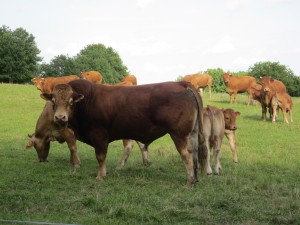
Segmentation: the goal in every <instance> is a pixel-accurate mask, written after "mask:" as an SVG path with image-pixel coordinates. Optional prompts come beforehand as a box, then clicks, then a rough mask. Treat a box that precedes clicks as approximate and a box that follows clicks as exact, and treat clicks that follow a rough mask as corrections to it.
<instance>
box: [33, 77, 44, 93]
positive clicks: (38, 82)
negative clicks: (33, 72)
mask: <svg viewBox="0 0 300 225" xmlns="http://www.w3.org/2000/svg"><path fill="white" fill-rule="evenodd" d="M43 79H44V78H41V77H35V78H32V79H31V82H32V83H34V85H35V86H36V89H38V90H40V91H41V90H42V84H41V83H42V80H43Z"/></svg>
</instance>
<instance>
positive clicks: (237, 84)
mask: <svg viewBox="0 0 300 225" xmlns="http://www.w3.org/2000/svg"><path fill="white" fill-rule="evenodd" d="M223 80H224V83H225V85H226V91H227V93H228V94H229V96H230V104H231V103H232V94H233V95H234V103H237V101H236V96H237V94H238V93H244V92H248V105H250V102H251V86H253V85H254V84H255V83H256V81H255V78H254V77H252V76H233V75H232V74H228V73H225V74H223Z"/></svg>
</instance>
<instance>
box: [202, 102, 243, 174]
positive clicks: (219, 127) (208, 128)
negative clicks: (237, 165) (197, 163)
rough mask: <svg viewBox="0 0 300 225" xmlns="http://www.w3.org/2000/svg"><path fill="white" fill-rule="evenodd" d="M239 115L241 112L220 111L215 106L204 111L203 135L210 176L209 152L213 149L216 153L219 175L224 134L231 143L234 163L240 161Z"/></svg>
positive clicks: (216, 167) (215, 170) (216, 170)
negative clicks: (237, 147)
mask: <svg viewBox="0 0 300 225" xmlns="http://www.w3.org/2000/svg"><path fill="white" fill-rule="evenodd" d="M239 115H240V113H239V112H234V110H232V109H218V108H216V107H214V106H207V107H206V108H204V109H203V133H204V137H205V142H206V146H207V149H208V153H207V167H206V172H207V174H208V175H211V174H212V169H211V166H210V152H209V149H211V148H212V149H213V151H214V154H213V155H214V161H215V168H214V174H219V172H220V169H221V163H220V149H221V145H222V141H223V137H224V134H225V136H226V137H227V139H228V141H229V144H230V148H231V150H232V153H233V161H234V162H237V161H238V160H237V154H236V142H235V130H236V129H237V126H236V118H238V117H239Z"/></svg>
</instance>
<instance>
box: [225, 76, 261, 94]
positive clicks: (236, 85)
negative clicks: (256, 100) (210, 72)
mask: <svg viewBox="0 0 300 225" xmlns="http://www.w3.org/2000/svg"><path fill="white" fill-rule="evenodd" d="M255 83H256V82H255V78H254V77H252V76H232V77H230V82H229V83H228V86H227V85H226V86H227V87H228V88H230V89H232V90H238V92H245V91H247V90H248V89H249V88H250V87H251V86H252V85H254V84H255ZM225 84H226V83H225Z"/></svg>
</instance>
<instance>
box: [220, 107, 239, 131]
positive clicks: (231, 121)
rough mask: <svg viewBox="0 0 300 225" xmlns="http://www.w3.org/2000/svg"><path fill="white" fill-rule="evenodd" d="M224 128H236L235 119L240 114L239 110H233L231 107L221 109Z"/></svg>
mask: <svg viewBox="0 0 300 225" xmlns="http://www.w3.org/2000/svg"><path fill="white" fill-rule="evenodd" d="M223 114H224V120H225V129H227V130H236V129H237V125H236V119H237V118H238V117H239V116H240V112H235V111H234V110H233V109H223Z"/></svg>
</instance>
